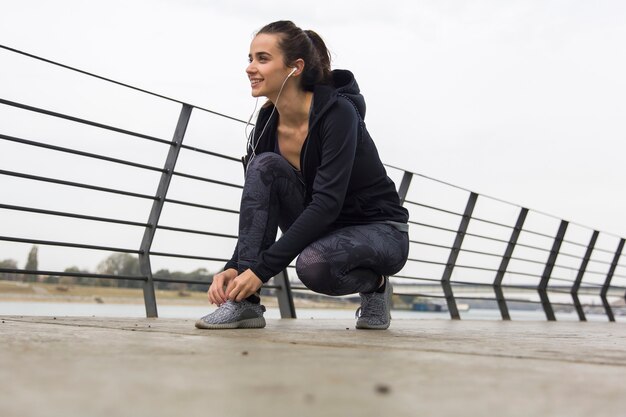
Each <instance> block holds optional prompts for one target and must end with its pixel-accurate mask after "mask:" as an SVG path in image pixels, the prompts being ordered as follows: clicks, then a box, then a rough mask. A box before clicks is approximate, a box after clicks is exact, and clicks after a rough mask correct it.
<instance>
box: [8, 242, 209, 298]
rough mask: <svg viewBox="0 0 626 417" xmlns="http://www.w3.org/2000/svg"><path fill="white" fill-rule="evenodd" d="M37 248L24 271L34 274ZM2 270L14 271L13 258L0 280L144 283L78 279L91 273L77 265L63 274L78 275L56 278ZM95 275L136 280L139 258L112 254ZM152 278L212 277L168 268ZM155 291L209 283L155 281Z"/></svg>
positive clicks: (203, 286)
mask: <svg viewBox="0 0 626 417" xmlns="http://www.w3.org/2000/svg"><path fill="white" fill-rule="evenodd" d="M38 254H39V248H38V247H37V246H36V245H35V246H33V247H32V248H31V250H30V252H29V253H28V257H27V259H26V265H25V267H24V270H27V271H37V270H38V267H39V262H38ZM2 269H4V270H17V269H18V263H17V261H16V260H15V259H5V260H2V261H0V279H3V280H8V281H22V282H45V283H51V284H60V285H89V286H102V287H120V288H141V286H142V284H143V281H142V280H140V279H115V278H92V277H88V276H80V274H91V272H90V271H88V270H84V269H80V268H78V267H76V266H72V267H69V268H65V270H64V271H63V272H67V273H72V274H77V276H55V275H36V274H23V273H18V272H3V271H1V270H2ZM96 274H101V275H113V276H120V277H124V276H125V277H139V276H141V271H140V268H139V258H138V257H137V256H135V255H130V254H128V253H114V254H112V255H110V256H109V257H107V258H106V259H104V260H103V261H102V262H100V263H99V264H98V266H97V267H96ZM152 276H153V277H154V278H161V279H168V280H172V281H201V282H207V283H208V281H209V280H210V279H211V277H212V276H213V273H211V272H209V271H208V270H207V269H206V268H199V269H196V270H195V271H192V272H180V271H174V272H170V271H169V270H168V269H161V270H158V271H156V272H155V273H153V274H152ZM154 286H155V288H156V289H169V290H178V291H184V290H188V291H206V290H207V288H208V284H187V283H183V282H155V283H154Z"/></svg>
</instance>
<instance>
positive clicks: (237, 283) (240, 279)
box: [226, 269, 263, 301]
mask: <svg viewBox="0 0 626 417" xmlns="http://www.w3.org/2000/svg"><path fill="white" fill-rule="evenodd" d="M262 285H263V281H261V279H260V278H259V277H257V276H256V274H255V273H254V272H252V270H251V269H246V270H245V271H244V272H242V273H241V275H239V276H237V277H236V278H235V279H233V280H231V281H230V282H229V283H228V286H227V287H226V298H228V299H229V300H233V301H241V300H243V299H244V298H246V297H249V296H251V295H252V294H254V293H255V292H256V291H257V290H258V289H259V288H261V286H262Z"/></svg>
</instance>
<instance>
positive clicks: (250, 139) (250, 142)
mask: <svg viewBox="0 0 626 417" xmlns="http://www.w3.org/2000/svg"><path fill="white" fill-rule="evenodd" d="M296 71H298V67H291V72H290V73H289V75H287V76H286V77H285V81H283V85H281V86H280V90H279V91H278V96H277V97H276V103H274V108H273V109H272V112H271V113H270V117H268V118H267V122H265V126H263V130H261V134H260V135H259V137H258V138H257V142H256V143H253V137H254V130H255V129H256V126H255V127H253V128H252V133H251V134H248V126H250V121H251V120H252V116H253V115H254V112H256V107H257V104H258V102H259V98H258V97H257V100H256V103H255V104H254V110H252V114H251V115H250V118H249V119H248V122H247V123H246V127H245V129H244V132H245V135H246V140H247V141H248V145H247V147H248V148H249V149H250V150H251V154H252V157H251V158H250V160H249V161H248V164H249V163H250V162H252V159H254V157H255V156H256V147H257V146H258V145H259V142H260V141H261V136H263V133H265V129H266V128H267V125H268V124H269V122H270V120H271V119H272V116H273V115H274V112H275V111H276V104H277V103H278V99H279V98H280V93H282V92H283V88H284V87H285V83H286V82H287V80H288V79H289V77H291V76H292V75H293V73H294V72H296Z"/></svg>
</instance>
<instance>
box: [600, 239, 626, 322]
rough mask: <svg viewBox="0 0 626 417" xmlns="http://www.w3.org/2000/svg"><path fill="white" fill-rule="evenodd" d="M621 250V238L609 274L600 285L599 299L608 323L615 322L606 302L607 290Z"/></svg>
mask: <svg viewBox="0 0 626 417" xmlns="http://www.w3.org/2000/svg"><path fill="white" fill-rule="evenodd" d="M623 249H624V239H623V238H622V239H620V240H619V244H618V245H617V251H615V256H614V257H613V262H611V268H609V273H608V274H607V275H606V280H605V281H604V285H602V289H601V290H600V298H601V299H602V304H603V305H604V310H605V311H606V315H607V317H608V318H609V321H615V316H613V310H612V309H611V304H609V300H607V298H606V296H607V294H608V292H609V288H610V287H611V280H612V279H613V274H614V273H615V269H616V268H617V264H618V263H619V258H620V256H622V250H623Z"/></svg>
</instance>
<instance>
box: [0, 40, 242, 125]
mask: <svg viewBox="0 0 626 417" xmlns="http://www.w3.org/2000/svg"><path fill="white" fill-rule="evenodd" d="M0 48H2V49H6V50H7V51H11V52H15V53H17V54H20V55H24V56H27V57H29V58H33V59H36V60H39V61H43V62H46V63H48V64H52V65H56V66H58V67H61V68H65V69H68V70H71V71H75V72H78V73H81V74H83V75H87V76H89V77H93V78H97V79H99V80H102V81H106V82H109V83H112V84H116V85H119V86H122V87H126V88H130V89H131V90H135V91H139V92H141V93H144V94H148V95H151V96H154V97H159V98H162V99H164V100H168V101H173V102H175V103H180V104H188V103H185V102H183V101H180V100H177V99H174V98H171V97H167V96H164V95H162V94H157V93H153V92H151V91H148V90H144V89H142V88H138V87H133V86H132V85H130V84H125V83H122V82H120V81H115V80H113V79H111V78H105V77H102V76H100V75H96V74H93V73H91V72H87V71H83V70H81V69H78V68H74V67H70V66H69V65H64V64H61V63H59V62H55V61H52V60H50V59H46V58H42V57H40V56H37V55H33V54H29V53H27V52H24V51H20V50H19V49H15V48H10V47H8V46H5V45H0ZM193 107H195V108H196V109H198V110H202V111H205V112H207V113H210V114H214V115H216V116H220V117H224V118H226V119H230V120H233V121H236V122H240V123H244V124H247V122H246V121H244V120H241V119H237V118H236V117H232V116H227V115H225V114H222V113H218V112H215V111H213V110H209V109H205V108H203V107H199V106H193Z"/></svg>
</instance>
